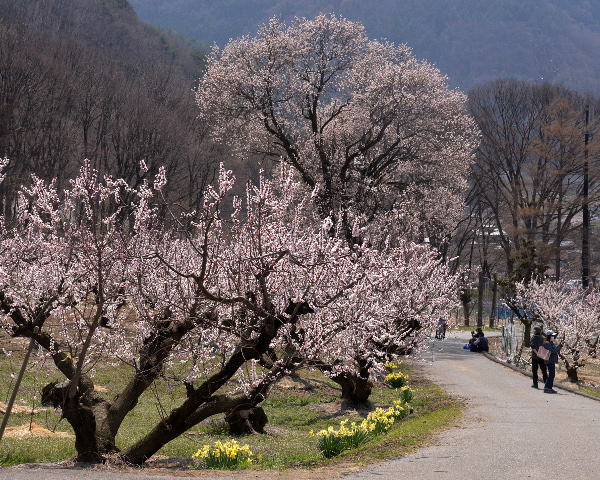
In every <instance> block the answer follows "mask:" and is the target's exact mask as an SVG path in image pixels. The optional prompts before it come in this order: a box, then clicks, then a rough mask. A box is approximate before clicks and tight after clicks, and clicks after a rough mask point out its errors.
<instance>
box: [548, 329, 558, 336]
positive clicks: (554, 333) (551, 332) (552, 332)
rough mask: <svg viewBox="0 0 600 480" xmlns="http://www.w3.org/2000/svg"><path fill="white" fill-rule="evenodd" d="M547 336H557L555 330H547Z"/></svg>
mask: <svg viewBox="0 0 600 480" xmlns="http://www.w3.org/2000/svg"><path fill="white" fill-rule="evenodd" d="M546 335H552V336H553V335H556V332H555V331H554V330H546Z"/></svg>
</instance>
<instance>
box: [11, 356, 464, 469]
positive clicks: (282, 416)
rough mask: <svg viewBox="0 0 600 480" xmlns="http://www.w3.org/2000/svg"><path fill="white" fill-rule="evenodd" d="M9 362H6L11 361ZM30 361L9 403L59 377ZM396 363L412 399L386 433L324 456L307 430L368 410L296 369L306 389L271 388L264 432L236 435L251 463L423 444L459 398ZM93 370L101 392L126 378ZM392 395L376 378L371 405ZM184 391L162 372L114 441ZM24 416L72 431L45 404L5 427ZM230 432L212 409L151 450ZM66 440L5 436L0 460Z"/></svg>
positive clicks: (34, 453)
mask: <svg viewBox="0 0 600 480" xmlns="http://www.w3.org/2000/svg"><path fill="white" fill-rule="evenodd" d="M0 360H2V361H3V360H4V359H0ZM13 363H14V359H13ZM12 368H13V369H14V368H15V365H13V366H12ZM36 368H37V371H38V375H37V376H35V375H34V374H33V372H28V373H27V375H26V377H25V379H24V381H23V385H22V388H21V390H20V393H19V396H18V399H17V404H21V405H24V404H25V405H31V404H32V403H33V404H34V406H35V408H36V409H37V408H39V407H40V405H39V391H40V390H41V388H42V387H43V386H44V385H45V384H46V383H48V382H50V381H52V380H58V379H60V376H59V375H58V374H56V373H54V371H53V369H52V368H49V367H44V368H41V367H36ZM45 368H48V370H47V371H46V370H45ZM400 369H401V371H402V372H404V373H407V374H408V375H409V381H408V384H409V385H410V386H411V388H413V390H415V399H414V400H413V402H412V405H413V407H414V413H413V414H412V415H410V416H409V417H408V418H407V419H404V420H402V421H401V422H399V423H398V424H397V425H395V426H394V427H393V428H392V430H390V431H389V432H388V433H387V434H385V435H381V436H378V437H374V438H372V439H370V440H369V441H368V442H367V443H366V444H364V445H361V446H360V447H359V448H357V449H354V450H349V451H345V452H344V453H342V454H341V455H340V456H338V457H335V458H333V459H324V458H323V456H322V455H321V453H320V452H319V451H318V449H317V446H316V444H317V439H316V438H315V437H311V436H310V435H309V432H310V431H311V430H314V431H318V430H321V429H324V428H327V427H328V426H330V425H332V426H334V427H337V426H339V423H340V421H342V420H344V419H348V421H349V422H352V421H356V422H360V421H362V420H363V419H364V418H365V417H366V416H367V414H368V413H369V412H368V410H366V409H365V410H364V411H363V410H359V411H356V410H355V409H346V405H345V404H343V403H342V401H341V399H340V390H339V388H338V387H337V385H336V384H334V383H333V382H331V381H329V380H328V379H326V378H324V377H323V376H321V375H320V374H318V373H311V372H302V373H301V376H302V378H303V380H306V381H308V382H309V383H310V384H311V385H312V387H313V389H312V391H306V390H301V389H299V388H288V389H285V388H279V387H277V386H276V387H274V388H273V389H272V391H271V393H270V396H269V398H268V399H267V401H266V402H264V404H263V407H264V410H265V412H266V414H267V416H268V418H269V423H268V425H267V433H266V434H264V435H251V436H243V437H239V438H237V441H238V442H239V443H240V444H242V445H243V444H246V443H247V444H249V445H250V447H251V449H252V452H253V457H254V458H256V457H258V455H261V456H262V461H261V462H259V463H258V464H255V465H254V467H252V468H255V469H275V470H286V469H290V468H310V467H314V466H319V465H321V466H327V465H335V463H336V462H339V461H340V460H342V461H344V462H347V461H350V462H353V463H355V464H359V465H363V464H367V463H370V462H375V461H379V460H383V459H385V458H389V457H393V456H398V455H402V454H405V453H409V452H411V451H414V450H415V449H416V448H418V447H419V446H420V445H423V444H425V443H426V442H427V441H428V440H429V439H430V437H431V435H432V434H433V433H434V432H437V431H440V430H442V429H445V428H449V427H451V426H453V425H454V424H455V423H456V421H457V419H458V418H459V417H460V416H461V411H462V404H461V403H460V402H458V401H457V400H455V399H453V398H451V397H449V396H448V395H447V394H446V393H445V392H444V391H443V390H442V389H440V388H439V387H437V386H436V385H433V384H431V383H430V382H429V381H427V380H426V379H423V378H419V377H417V376H416V375H413V373H412V372H411V371H410V364H409V363H407V362H403V363H402V364H401V367H400ZM8 370H9V369H2V372H0V385H6V386H8V384H9V383H10V381H11V377H10V373H11V372H10V371H8ZM96 370H97V373H96V376H95V381H96V384H97V385H100V386H102V387H104V388H107V389H108V390H109V393H104V394H102V395H106V396H111V395H112V394H114V393H115V392H118V391H119V389H120V388H122V387H123V385H124V383H125V381H126V379H127V375H126V374H124V371H125V370H126V367H121V368H117V367H107V368H103V369H100V368H99V367H98V366H97V367H96ZM40 372H42V373H40ZM40 378H42V379H43V380H40ZM10 391H11V390H10V389H9V388H7V387H5V389H4V391H2V392H1V394H2V396H1V397H0V401H3V402H5V401H6V399H5V397H7V396H8V393H9V392H10ZM36 396H37V399H35V397H36ZM399 396H400V394H399V392H398V391H396V390H394V389H393V388H390V387H389V386H387V385H385V384H384V383H383V382H379V383H376V385H375V388H374V389H373V393H372V395H371V398H370V400H371V402H372V404H373V408H374V407H375V406H382V407H384V408H387V407H388V406H390V405H391V404H392V403H393V401H394V400H397V399H398V398H399ZM184 398H185V388H183V386H181V385H179V384H178V383H175V382H172V381H167V380H165V379H161V380H160V381H158V382H157V383H156V385H155V387H154V388H152V389H149V390H148V391H147V392H145V393H144V395H142V397H140V400H139V403H138V405H137V407H136V408H135V409H134V410H133V411H132V412H131V413H130V414H129V415H128V417H127V418H126V419H125V421H124V423H123V425H122V426H121V429H120V431H119V434H118V435H117V446H118V447H119V448H125V447H127V446H129V445H131V444H132V443H133V442H135V441H137V440H139V439H140V438H141V437H143V436H144V435H145V434H146V433H147V432H148V431H149V430H150V429H151V428H152V427H153V426H154V425H155V424H156V423H157V422H159V421H160V419H161V418H162V417H163V416H164V415H166V414H167V413H168V412H170V411H171V409H172V408H174V407H175V406H177V405H179V404H180V403H181V401H182V400H183V399H184ZM30 421H34V422H35V423H37V424H38V425H40V426H42V427H45V428H47V429H49V430H54V429H56V430H57V431H64V432H70V433H72V430H71V428H70V426H69V424H68V423H67V422H66V421H65V420H61V419H60V414H59V412H58V411H54V410H53V409H43V410H40V411H39V412H38V413H35V414H34V415H31V413H19V414H16V415H11V418H10V420H9V427H10V426H17V425H23V424H25V423H28V422H30ZM231 438H232V437H231V435H229V434H228V431H227V426H226V424H225V423H224V421H223V418H222V416H220V417H214V418H212V419H208V420H206V421H204V422H202V423H200V424H199V425H197V426H195V427H194V428H192V429H191V430H190V431H188V432H186V433H185V434H184V435H182V436H180V437H179V438H177V439H175V440H173V441H172V442H170V443H169V444H167V445H166V446H164V447H163V448H162V449H161V450H159V452H157V455H160V456H165V457H182V458H185V459H191V457H192V454H194V453H196V451H198V449H200V448H202V447H203V446H204V445H212V444H214V442H215V441H216V440H221V441H223V442H224V441H227V440H229V439H231ZM74 443H75V442H74V438H66V439H65V438H54V437H51V438H29V439H16V438H10V437H5V438H3V439H2V441H0V462H1V463H0V465H2V466H10V465H15V464H19V463H32V462H33V463H41V462H53V461H60V460H65V459H68V458H70V457H72V456H73V455H75V453H76V452H75V447H74Z"/></svg>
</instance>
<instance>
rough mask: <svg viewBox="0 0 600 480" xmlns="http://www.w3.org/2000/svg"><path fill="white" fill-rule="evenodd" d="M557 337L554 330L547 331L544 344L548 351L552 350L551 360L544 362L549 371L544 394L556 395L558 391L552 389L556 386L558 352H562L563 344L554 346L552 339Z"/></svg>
mask: <svg viewBox="0 0 600 480" xmlns="http://www.w3.org/2000/svg"><path fill="white" fill-rule="evenodd" d="M555 335H556V332H554V331H552V330H546V338H545V339H544V343H543V344H542V345H543V346H544V348H545V349H546V350H550V358H549V359H548V360H546V361H545V362H544V363H545V364H546V368H547V369H548V378H547V379H546V383H545V384H544V393H556V390H553V389H552V387H553V386H554V376H555V375H556V364H557V363H558V352H560V349H561V348H562V344H560V345H554V343H553V342H552V337H553V336H555Z"/></svg>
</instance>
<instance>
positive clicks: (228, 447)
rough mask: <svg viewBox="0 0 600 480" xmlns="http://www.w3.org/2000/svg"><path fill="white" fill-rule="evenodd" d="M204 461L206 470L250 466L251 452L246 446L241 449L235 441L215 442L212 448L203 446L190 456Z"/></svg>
mask: <svg viewBox="0 0 600 480" xmlns="http://www.w3.org/2000/svg"><path fill="white" fill-rule="evenodd" d="M192 458H198V459H201V460H203V461H204V465H205V466H206V468H215V469H221V470H224V469H233V468H238V467H241V466H250V465H252V452H251V451H250V447H249V446H248V445H244V446H243V447H241V446H240V445H239V444H238V443H237V442H236V441H235V440H232V441H231V442H226V443H221V442H220V441H216V442H215V444H214V446H213V447H211V446H210V445H204V447H203V448H201V449H200V450H198V451H197V452H196V453H194V454H193V455H192Z"/></svg>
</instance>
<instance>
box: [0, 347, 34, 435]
mask: <svg viewBox="0 0 600 480" xmlns="http://www.w3.org/2000/svg"><path fill="white" fill-rule="evenodd" d="M34 344H35V340H34V339H33V338H32V339H31V340H30V341H29V347H28V348H27V353H26V354H25V358H24V359H23V365H21V371H20V372H19V376H18V377H17V382H16V383H15V388H14V390H13V393H12V396H11V397H10V400H9V401H8V405H7V406H6V413H5V414H4V418H3V419H2V426H0V440H2V435H4V429H5V428H6V424H7V423H8V417H10V411H11V410H12V407H13V404H14V403H15V399H16V398H17V392H18V391H19V387H20V386H21V380H23V375H24V374H25V370H26V369H27V363H28V362H29V355H31V351H32V350H33V345H34Z"/></svg>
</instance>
